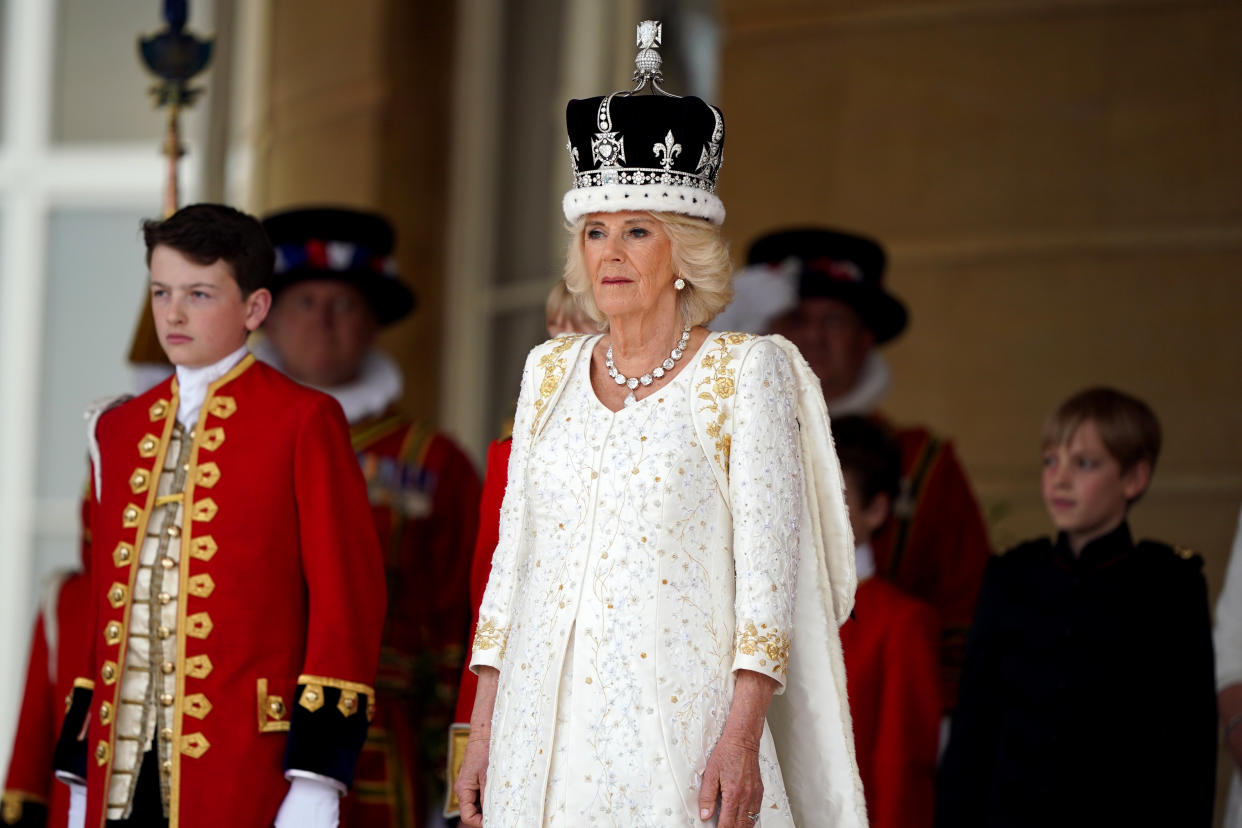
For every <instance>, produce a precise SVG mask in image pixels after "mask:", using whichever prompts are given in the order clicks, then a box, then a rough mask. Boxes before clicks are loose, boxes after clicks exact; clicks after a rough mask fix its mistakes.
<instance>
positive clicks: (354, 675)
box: [294, 397, 387, 688]
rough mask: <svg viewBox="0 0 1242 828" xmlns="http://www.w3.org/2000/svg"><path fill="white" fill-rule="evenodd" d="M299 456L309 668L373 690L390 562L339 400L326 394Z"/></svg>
mask: <svg viewBox="0 0 1242 828" xmlns="http://www.w3.org/2000/svg"><path fill="white" fill-rule="evenodd" d="M294 457H295V459H294V487H295V490H296V496H297V512H298V523H299V542H300V544H301V555H302V569H303V572H304V573H305V578H306V589H307V596H308V615H309V618H308V622H307V635H306V660H305V662H304V663H303V666H302V672H303V673H304V674H307V675H312V676H319V677H325V678H330V679H336V680H341V681H345V682H352V683H357V684H362V685H366V686H367V687H368V688H369V687H370V686H371V685H373V684H374V682H375V671H376V668H377V666H378V664H379V650H380V635H381V633H382V631H383V626H384V612H385V608H386V607H387V600H386V587H385V580H384V562H383V558H382V557H381V554H380V548H379V539H378V538H377V537H376V535H375V526H374V524H373V523H372V521H371V504H370V503H369V502H368V500H367V488H366V483H365V482H364V480H363V478H362V471H361V469H360V468H359V466H358V461H357V459H356V458H355V457H354V453H353V449H352V447H351V445H350V440H349V428H348V426H347V425H346V424H345V415H344V414H342V413H341V408H340V406H339V405H338V404H337V403H336V402H335V401H334V400H332V399H330V398H328V397H323V398H322V399H320V400H317V401H316V403H315V405H313V406H312V407H311V410H310V411H309V412H308V414H307V416H306V418H305V419H304V420H303V422H302V426H301V429H300V432H299V434H298V439H297V448H296V449H295V455H294Z"/></svg>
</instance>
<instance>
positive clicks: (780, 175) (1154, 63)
mask: <svg viewBox="0 0 1242 828" xmlns="http://www.w3.org/2000/svg"><path fill="white" fill-rule="evenodd" d="M723 8H724V13H725V22H726V49H725V54H724V59H723V72H724V83H723V104H724V109H725V114H726V117H727V119H728V120H727V130H728V134H727V139H726V143H727V147H726V158H727V162H726V165H725V169H724V172H723V174H722V191H723V196H724V199H725V203H726V204H727V206H728V208H729V219H728V221H727V222H726V228H727V230H728V232H729V235H730V237H731V238H732V239H733V240H734V242H735V245H736V248H737V249H736V252H737V255H738V256H741V255H743V253H744V249H745V244H746V242H747V241H748V240H749V239H751V238H753V237H754V236H755V235H756V234H758V233H759V232H762V231H763V230H765V229H767V228H770V227H774V226H778V225H781V224H790V223H826V224H831V225H836V226H840V227H845V228H853V229H858V230H863V231H866V232H868V233H871V234H874V235H876V236H878V237H879V238H881V239H883V240H884V241H885V242H886V244H887V246H888V248H889V250H890V253H891V257H892V264H891V268H890V274H889V278H890V280H891V284H892V288H893V290H894V292H896V293H897V294H899V295H900V296H902V297H903V298H904V299H905V300H906V301H907V302H908V303H909V305H910V307H911V311H912V318H913V323H912V325H911V327H910V329H909V330H908V332H907V333H906V335H905V336H904V337H903V338H902V339H901V340H899V341H898V342H897V343H896V344H894V345H893V346H892V347H891V348H889V350H888V352H887V355H888V357H889V358H890V360H891V362H892V365H893V368H894V372H895V375H896V378H897V381H896V384H895V389H894V393H893V394H892V395H891V397H890V401H889V405H888V409H889V410H890V412H891V413H892V414H893V415H894V416H896V417H897V418H898V419H900V420H907V421H915V420H917V421H921V422H926V423H930V424H932V425H933V426H935V427H936V428H938V429H941V430H943V431H944V432H946V433H948V434H950V435H952V436H953V437H954V438H955V439H956V441H957V443H958V446H959V448H960V450H961V454H962V456H963V457H964V459H965V461H966V463H967V466H968V467H969V470H970V472H971V474H972V477H973V480H974V482H975V487H976V489H977V491H978V493H979V495H980V497H981V498H982V500H983V501H984V504H985V506H986V507H987V508H988V510H989V514H990V516H991V518H992V521H991V523H992V525H991V529H992V534H993V537H994V539H995V540H996V541H997V543H998V544H999V545H1004V544H1007V543H1010V542H1012V541H1014V540H1017V539H1019V538H1021V537H1024V536H1028V535H1031V534H1035V533H1040V532H1043V531H1045V529H1046V521H1045V519H1044V516H1043V512H1042V508H1041V506H1040V504H1039V499H1038V491H1037V486H1036V482H1037V474H1038V470H1037V462H1036V454H1037V450H1038V449H1037V446H1036V445H1035V442H1036V440H1037V435H1038V429H1039V425H1040V422H1041V421H1042V419H1043V417H1044V416H1045V415H1046V413H1047V412H1048V411H1049V410H1051V408H1052V407H1053V406H1054V405H1055V404H1056V403H1057V402H1058V401H1059V400H1060V399H1061V398H1063V397H1064V396H1066V395H1067V394H1069V393H1070V392H1072V391H1074V390H1076V389H1077V388H1079V387H1081V386H1084V385H1086V384H1088V383H1096V382H1106V383H1112V384H1115V385H1117V386H1120V387H1122V388H1124V389H1127V390H1130V391H1132V392H1134V393H1137V394H1139V395H1141V396H1143V397H1145V398H1146V399H1148V400H1149V401H1150V402H1151V403H1152V404H1153V406H1154V407H1155V408H1156V410H1157V411H1158V413H1159V414H1160V415H1161V418H1162V420H1163V422H1164V425H1165V428H1166V431H1167V442H1166V450H1165V453H1164V458H1163V460H1162V462H1161V464H1160V468H1159V469H1158V471H1157V474H1156V479H1155V485H1154V488H1153V490H1152V492H1151V494H1150V496H1149V497H1148V498H1147V500H1146V501H1145V502H1144V503H1143V504H1142V505H1141V506H1139V507H1138V508H1137V509H1136V512H1135V514H1134V523H1135V525H1136V528H1137V529H1138V530H1139V531H1140V532H1142V533H1144V534H1150V535H1152V536H1156V537H1161V538H1166V539H1168V540H1170V541H1176V542H1179V543H1184V544H1187V545H1191V546H1194V547H1196V548H1198V549H1199V550H1201V551H1202V552H1203V554H1204V556H1205V557H1206V558H1207V561H1208V574H1209V578H1210V580H1211V582H1212V586H1213V588H1214V590H1215V589H1218V588H1219V584H1220V579H1221V576H1222V574H1223V566H1224V559H1225V553H1226V551H1227V545H1228V542H1229V540H1230V538H1231V536H1232V532H1233V527H1234V524H1235V521H1236V518H1237V514H1238V507H1239V506H1240V505H1242V381H1240V380H1239V378H1238V369H1237V368H1236V366H1237V365H1238V364H1239V362H1242V336H1239V334H1238V330H1239V325H1238V317H1239V314H1242V265H1240V264H1239V254H1240V253H1242V160H1239V152H1238V147H1239V146H1242V73H1240V72H1238V71H1237V69H1238V64H1237V55H1238V54H1239V53H1240V52H1242V8H1240V7H1238V5H1237V4H1236V3H1192V2H1138V0H1134V2H1092V3H1087V2H1079V3H1067V2H1059V1H1057V0H1044V2H1036V1H1035V0H1023V1H1022V2H1019V1H1017V0H996V1H995V2H932V0H923V2H915V1H911V2H897V1H896V0H891V1H890V2H866V3H863V2H798V0H770V1H767V2H755V0H744V1H743V0H737V2H726V3H724V4H723Z"/></svg>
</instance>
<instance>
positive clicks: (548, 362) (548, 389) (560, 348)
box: [530, 336, 582, 437]
mask: <svg viewBox="0 0 1242 828" xmlns="http://www.w3.org/2000/svg"><path fill="white" fill-rule="evenodd" d="M581 338H582V337H581V336H563V337H560V340H561V341H560V342H557V343H556V345H555V346H554V347H553V348H552V350H551V351H548V352H547V353H546V354H544V355H543V356H542V357H540V358H539V367H540V368H542V369H543V379H542V380H541V381H540V383H539V399H537V400H535V416H534V417H532V418H531V423H530V436H531V437H534V436H535V432H536V431H538V430H539V420H540V416H541V415H542V414H543V413H544V411H543V407H544V406H545V405H547V402H548V398H549V397H551V396H552V395H553V394H554V393H555V392H556V389H557V386H559V385H560V384H561V380H562V379H564V377H565V371H566V369H567V366H566V365H565V357H564V356H563V354H564V353H565V352H566V351H568V350H569V349H570V348H572V347H573V346H574V345H575V344H576V343H577V342H578V340H579V339H581Z"/></svg>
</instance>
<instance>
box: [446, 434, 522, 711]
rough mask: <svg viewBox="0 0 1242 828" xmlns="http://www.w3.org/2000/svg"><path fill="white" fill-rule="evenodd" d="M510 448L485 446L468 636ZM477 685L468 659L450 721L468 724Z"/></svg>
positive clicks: (504, 443) (496, 536) (485, 574)
mask: <svg viewBox="0 0 1242 828" xmlns="http://www.w3.org/2000/svg"><path fill="white" fill-rule="evenodd" d="M512 449H513V441H512V440H510V439H504V440H493V441H492V444H491V445H490V446H488V447H487V471H486V473H485V474H484V476H483V496H482V498H481V499H480V501H479V534H478V537H477V538H476V539H475V543H474V563H473V564H472V565H471V567H470V607H471V616H470V636H471V639H473V638H474V628H475V627H476V626H477V625H478V623H479V604H480V603H482V602H483V592H484V590H486V589H487V579H488V578H489V577H490V576H491V574H492V553H493V552H495V551H496V544H497V543H498V542H499V541H500V504H501V503H502V502H503V501H504V499H505V485H506V483H508V480H509V452H510V451H511V450H512ZM478 688H479V677H478V676H476V675H475V674H474V672H473V671H472V670H471V669H470V665H469V663H467V664H463V665H462V668H461V681H460V682H459V685H458V690H457V713H456V715H454V716H453V721H454V722H457V723H460V724H469V722H470V712H471V711H472V710H474V694H475V692H476V691H477V690H478Z"/></svg>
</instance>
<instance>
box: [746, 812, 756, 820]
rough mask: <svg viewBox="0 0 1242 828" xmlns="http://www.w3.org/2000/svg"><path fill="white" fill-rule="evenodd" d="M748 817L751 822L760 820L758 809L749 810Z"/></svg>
mask: <svg viewBox="0 0 1242 828" xmlns="http://www.w3.org/2000/svg"><path fill="white" fill-rule="evenodd" d="M746 818H747V819H749V820H750V821H751V822H758V821H759V812H758V811H747V812H746Z"/></svg>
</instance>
